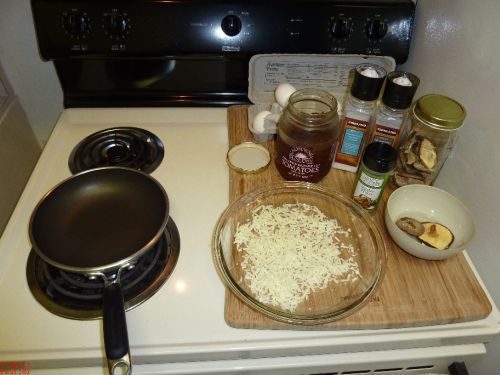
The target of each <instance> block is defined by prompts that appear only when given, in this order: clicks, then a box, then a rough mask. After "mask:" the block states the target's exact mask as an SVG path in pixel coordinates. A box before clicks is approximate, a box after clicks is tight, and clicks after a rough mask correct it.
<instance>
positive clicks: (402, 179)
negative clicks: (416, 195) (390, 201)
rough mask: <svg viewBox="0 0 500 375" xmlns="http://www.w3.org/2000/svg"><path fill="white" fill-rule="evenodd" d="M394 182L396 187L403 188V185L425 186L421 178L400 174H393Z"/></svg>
mask: <svg viewBox="0 0 500 375" xmlns="http://www.w3.org/2000/svg"><path fill="white" fill-rule="evenodd" d="M394 182H395V183H396V185H397V186H405V185H413V184H419V185H424V184H425V181H424V180H423V179H422V178H416V177H409V176H405V175H403V174H401V173H395V174H394Z"/></svg>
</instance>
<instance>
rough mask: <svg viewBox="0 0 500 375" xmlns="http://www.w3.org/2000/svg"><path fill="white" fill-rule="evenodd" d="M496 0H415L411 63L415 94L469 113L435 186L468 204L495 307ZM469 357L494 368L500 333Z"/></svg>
mask: <svg viewBox="0 0 500 375" xmlns="http://www.w3.org/2000/svg"><path fill="white" fill-rule="evenodd" d="M499 19H500V1H498V0H482V1H470V0H419V1H418V3H417V19H416V27H415V30H414V37H415V38H414V40H413V44H412V46H413V48H412V51H411V54H410V58H409V62H408V63H406V64H405V65H404V66H403V68H404V69H406V70H408V71H411V72H413V73H415V74H417V75H418V76H419V77H420V78H421V85H420V87H419V89H418V93H417V96H420V95H423V94H426V93H430V92H436V93H441V94H445V95H448V96H450V97H452V98H454V99H456V100H458V101H459V102H461V103H462V104H463V105H464V106H465V107H466V109H467V113H468V114H467V118H466V121H465V124H464V126H463V128H462V129H460V136H459V142H458V144H457V145H456V147H455V149H454V152H453V155H452V156H451V158H450V159H449V160H448V161H447V162H446V164H445V166H444V168H443V170H442V172H441V174H440V176H439V178H438V180H437V181H436V185H437V186H439V187H442V188H444V189H445V190H448V191H449V192H451V193H452V194H454V195H456V196H458V197H459V198H461V199H462V200H463V201H464V202H465V203H466V205H467V206H468V207H469V208H470V209H471V210H472V212H473V214H474V216H475V219H476V225H477V238H476V240H475V242H474V244H473V245H472V246H471V249H470V250H469V251H468V254H469V255H470V257H471V258H472V260H473V263H474V265H475V266H476V268H477V269H478V272H479V274H480V275H481V277H482V279H483V281H484V282H485V284H486V286H487V289H488V290H489V292H490V293H491V295H492V297H493V299H494V300H495V302H496V304H497V305H498V306H500V282H499V279H500V273H499V270H500V199H499V194H498V190H499V187H500V143H499V141H500V74H499V69H500V42H499V40H498V37H499V35H500V22H499ZM488 352H489V353H488V355H487V357H486V358H484V359H483V360H481V361H480V362H479V363H475V364H468V367H469V372H470V373H471V374H472V375H497V374H500V359H499V355H500V338H497V339H496V340H494V341H493V342H492V343H491V344H489V345H488Z"/></svg>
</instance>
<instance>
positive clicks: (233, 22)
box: [220, 14, 241, 36]
mask: <svg viewBox="0 0 500 375" xmlns="http://www.w3.org/2000/svg"><path fill="white" fill-rule="evenodd" d="M220 27H221V28H222V31H223V32H224V34H226V35H228V36H236V35H238V34H239V33H240V31H241V20H240V18H239V17H238V16H235V15H234V14H228V15H227V16H226V17H224V18H223V19H222V22H221V24H220Z"/></svg>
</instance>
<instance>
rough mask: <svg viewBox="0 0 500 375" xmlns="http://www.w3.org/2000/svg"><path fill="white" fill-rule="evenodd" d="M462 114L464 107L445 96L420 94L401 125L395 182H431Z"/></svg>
mask: <svg viewBox="0 0 500 375" xmlns="http://www.w3.org/2000/svg"><path fill="white" fill-rule="evenodd" d="M465 116H466V111H465V108H464V107H463V106H462V105H461V104H460V103H458V102H457V101H456V100H454V99H452V98H449V97H447V96H444V95H439V94H428V95H424V96H422V97H421V98H419V99H418V100H417V101H416V103H415V104H414V105H413V107H412V111H411V115H410V117H409V118H408V120H407V124H405V125H404V127H405V128H406V129H405V134H404V135H403V136H402V139H401V145H400V147H399V150H398V162H397V164H396V169H395V171H394V176H393V179H392V181H393V182H394V184H395V185H396V186H403V185H409V184H425V185H431V184H432V183H433V182H434V180H435V179H436V177H437V175H438V173H439V171H440V169H441V167H442V166H443V164H444V162H445V161H446V159H447V158H448V155H449V153H450V151H451V150H452V149H453V146H454V145H455V143H456V140H457V137H458V129H459V128H460V127H461V126H462V124H463V122H464V119H465Z"/></svg>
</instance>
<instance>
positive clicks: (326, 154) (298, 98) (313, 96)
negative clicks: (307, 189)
mask: <svg viewBox="0 0 500 375" xmlns="http://www.w3.org/2000/svg"><path fill="white" fill-rule="evenodd" d="M276 134H277V137H276V158H275V164H276V168H277V169H278V172H279V173H280V174H281V176H282V177H283V178H284V179H286V180H290V181H306V182H318V181H320V180H321V179H322V178H323V177H325V175H326V174H327V173H328V172H329V171H330V169H331V166H332V161H333V154H334V152H335V148H336V145H337V139H338V134H339V118H338V114H337V100H336V99H335V98H334V97H333V96H332V95H331V94H329V93H328V92H326V91H322V90H318V89H313V88H305V89H301V90H298V91H295V92H294V93H293V94H292V95H291V96H290V98H289V100H288V104H287V106H286V107H285V109H284V111H283V114H282V115H281V117H280V120H279V122H278V127H277V132H276Z"/></svg>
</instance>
